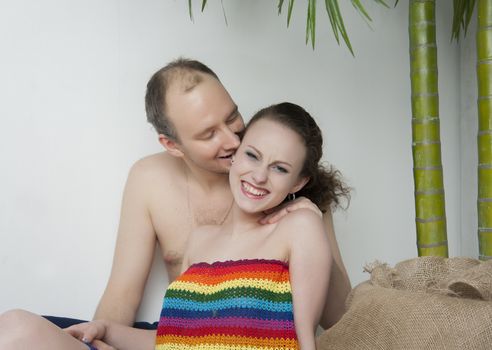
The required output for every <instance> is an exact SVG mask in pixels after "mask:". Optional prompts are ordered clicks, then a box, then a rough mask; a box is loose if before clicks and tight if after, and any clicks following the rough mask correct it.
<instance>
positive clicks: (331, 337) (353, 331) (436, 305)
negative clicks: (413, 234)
mask: <svg viewBox="0 0 492 350" xmlns="http://www.w3.org/2000/svg"><path fill="white" fill-rule="evenodd" d="M366 270H367V271H368V272H370V273H371V278H370V280H369V281H366V282H364V283H361V284H360V285H358V286H357V287H356V288H354V289H353V290H352V292H351V293H350V295H349V297H348V299H347V313H346V314H345V315H344V316H343V317H342V319H341V320H340V321H339V322H338V323H337V324H336V325H335V326H333V327H332V328H331V329H329V330H327V331H325V332H324V333H322V334H321V335H320V336H319V338H318V347H317V348H318V350H328V349H409V350H411V349H492V261H488V262H480V261H478V260H475V259H469V258H451V259H444V258H438V257H422V258H416V259H411V260H406V261H403V262H401V263H399V264H397V265H396V266H395V267H394V268H391V267H389V266H388V265H387V264H382V263H378V262H376V263H374V264H371V265H370V266H368V267H366Z"/></svg>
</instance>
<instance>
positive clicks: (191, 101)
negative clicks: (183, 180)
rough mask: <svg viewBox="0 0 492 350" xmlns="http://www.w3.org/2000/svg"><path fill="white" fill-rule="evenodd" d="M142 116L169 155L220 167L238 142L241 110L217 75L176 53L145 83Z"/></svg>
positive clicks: (207, 167) (225, 167) (206, 166)
mask: <svg viewBox="0 0 492 350" xmlns="http://www.w3.org/2000/svg"><path fill="white" fill-rule="evenodd" d="M145 105H146V111H147V120H148V121H149V122H150V123H151V124H152V125H153V126H154V127H155V129H156V131H157V132H158V134H159V141H160V143H161V144H162V145H163V146H164V147H165V148H166V149H167V150H168V151H169V152H170V154H171V155H173V156H176V157H181V158H183V159H184V160H185V161H187V162H188V165H190V166H198V167H199V168H201V169H205V170H208V171H214V172H219V173H223V172H226V171H228V169H229V159H230V156H231V155H232V153H234V152H235V150H236V148H237V147H238V146H239V138H238V136H237V135H236V134H237V133H239V132H240V131H242V130H243V128H244V124H243V121H242V117H241V114H240V113H239V112H238V109H237V106H236V104H235V103H234V101H233V100H232V98H231V96H230V95H229V94H228V92H227V91H226V90H225V88H224V87H223V85H222V84H221V83H220V81H219V79H218V77H217V75H216V74H215V73H214V72H213V71H212V70H211V69H210V68H208V67H207V66H206V65H204V64H203V63H201V62H198V61H194V60H188V59H182V58H180V59H177V60H175V61H173V62H171V63H169V64H168V65H166V66H165V67H164V68H162V69H160V70H159V71H157V72H156V73H155V74H154V75H153V76H152V78H151V79H150V81H149V83H148V84H147V94H146V96H145Z"/></svg>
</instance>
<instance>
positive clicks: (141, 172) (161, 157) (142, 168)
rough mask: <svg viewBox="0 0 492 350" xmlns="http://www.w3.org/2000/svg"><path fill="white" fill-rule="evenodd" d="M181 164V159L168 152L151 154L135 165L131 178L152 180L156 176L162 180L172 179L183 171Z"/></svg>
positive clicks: (131, 171)
mask: <svg viewBox="0 0 492 350" xmlns="http://www.w3.org/2000/svg"><path fill="white" fill-rule="evenodd" d="M180 162H181V160H180V159H177V158H176V157H173V156H171V155H169V154H168V153H167V152H159V153H155V154H151V155H149V156H146V157H143V158H141V159H139V160H137V161H136V162H135V163H134V164H133V166H132V168H131V170H130V176H132V177H137V178H149V177H150V178H152V177H154V176H158V177H159V178H160V179H163V178H172V177H173V176H175V175H176V174H177V173H179V172H180V171H181V167H180Z"/></svg>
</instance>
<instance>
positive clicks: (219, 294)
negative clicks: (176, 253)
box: [155, 259, 298, 350]
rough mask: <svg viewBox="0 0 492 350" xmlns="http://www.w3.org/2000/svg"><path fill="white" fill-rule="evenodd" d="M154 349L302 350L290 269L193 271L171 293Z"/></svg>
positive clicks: (255, 262) (221, 266) (248, 262)
mask: <svg viewBox="0 0 492 350" xmlns="http://www.w3.org/2000/svg"><path fill="white" fill-rule="evenodd" d="M155 349H156V350H164V349H180V350H181V349H184V350H195V349H196V350H208V349H213V350H226V349H234V350H243V349H244V350H271V349H279V350H280V349H298V344H297V336H296V331H295V327H294V317H293V313H292V293H291V287H290V282H289V267H288V265H287V264H286V263H284V262H282V261H279V260H261V259H243V260H236V261H225V262H214V263H212V264H209V263H198V264H194V265H191V266H190V267H189V268H188V270H186V271H185V272H184V273H183V274H182V275H181V276H180V277H178V279H176V280H175V281H174V282H173V283H171V284H170V285H169V288H168V289H167V291H166V295H165V297H164V303H163V306H162V311H161V317H160V320H159V326H158V328H157V338H156V346H155Z"/></svg>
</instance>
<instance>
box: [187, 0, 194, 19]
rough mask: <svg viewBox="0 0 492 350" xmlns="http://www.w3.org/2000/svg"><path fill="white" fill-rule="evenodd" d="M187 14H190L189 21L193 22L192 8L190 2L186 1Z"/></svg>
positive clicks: (189, 0)
mask: <svg viewBox="0 0 492 350" xmlns="http://www.w3.org/2000/svg"><path fill="white" fill-rule="evenodd" d="M188 12H189V13H190V19H191V21H192V22H193V6H192V3H191V0H188Z"/></svg>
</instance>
